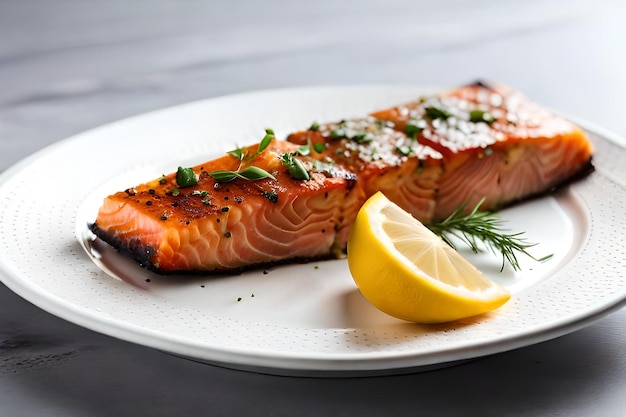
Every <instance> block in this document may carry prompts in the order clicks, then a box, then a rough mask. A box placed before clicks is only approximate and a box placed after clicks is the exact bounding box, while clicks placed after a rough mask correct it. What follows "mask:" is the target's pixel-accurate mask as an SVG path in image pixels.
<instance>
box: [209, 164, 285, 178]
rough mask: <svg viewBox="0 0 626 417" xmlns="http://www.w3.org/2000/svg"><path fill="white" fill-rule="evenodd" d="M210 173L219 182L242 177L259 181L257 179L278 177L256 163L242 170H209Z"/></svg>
mask: <svg viewBox="0 0 626 417" xmlns="http://www.w3.org/2000/svg"><path fill="white" fill-rule="evenodd" d="M209 175H210V176H211V177H213V178H214V179H215V181H217V182H230V181H232V180H234V179H237V178H240V179H243V180H249V181H257V180H261V179H264V178H271V179H273V180H275V179H276V178H275V177H274V176H273V175H272V174H270V173H269V172H267V171H265V170H264V169H262V168H259V167H256V166H254V165H251V166H249V167H246V168H244V169H242V170H237V171H228V170H218V171H213V172H209Z"/></svg>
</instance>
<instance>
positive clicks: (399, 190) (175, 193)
mask: <svg viewBox="0 0 626 417" xmlns="http://www.w3.org/2000/svg"><path fill="white" fill-rule="evenodd" d="M267 133H268V135H269V136H267V135H266V137H265V138H264V139H263V140H262V141H261V142H259V143H258V144H255V145H252V146H248V147H245V148H238V149H236V150H234V151H232V152H229V153H228V154H226V155H224V156H222V157H219V158H217V159H214V160H211V161H208V162H206V163H204V164H201V165H198V166H195V167H191V168H179V170H178V172H175V173H171V174H169V175H167V176H163V177H161V178H157V179H154V180H152V181H150V182H148V183H145V184H142V185H139V186H137V187H134V188H130V189H127V190H126V191H122V192H117V193H115V194H113V195H110V196H108V197H106V198H105V200H104V203H103V205H102V207H101V208H100V210H99V212H98V214H97V218H96V220H95V222H94V223H93V224H91V225H90V229H91V230H92V231H93V232H94V233H95V235H96V236H97V237H99V238H101V239H102V240H104V241H106V242H108V243H109V244H110V245H112V246H113V247H115V248H117V249H118V250H120V251H121V252H123V253H126V254H128V255H130V256H131V257H133V258H134V259H135V260H137V261H138V262H139V263H140V264H141V265H143V266H145V267H147V268H150V269H152V270H154V271H157V272H159V273H180V272H219V271H232V270H239V269H244V268H249V267H254V266H259V265H263V264H272V263H277V262H284V261H289V260H295V259H302V260H309V259H319V258H326V257H331V256H333V255H336V254H338V253H341V252H342V251H344V250H345V248H346V243H347V238H348V234H349V231H350V228H351V227H352V224H353V222H354V220H355V218H356V215H357V212H358V210H359V209H360V208H361V206H362V205H363V203H364V202H365V201H366V200H367V199H368V198H369V197H370V196H372V195H373V194H374V193H376V192H377V191H382V192H383V193H384V194H385V195H386V196H387V197H388V198H389V199H390V200H392V201H394V202H395V203H396V204H398V205H399V206H401V207H402V208H404V209H405V210H407V211H408V212H410V213H411V214H412V215H413V216H415V217H416V218H417V219H418V220H420V221H422V222H423V223H429V222H431V221H433V220H439V219H442V218H445V217H447V216H448V215H450V214H451V213H452V212H453V211H455V210H456V209H457V208H458V207H459V206H460V205H462V204H465V205H466V207H467V208H468V209H472V208H473V207H475V205H476V204H477V203H478V202H479V201H481V200H482V199H484V203H483V205H482V206H481V208H482V209H483V210H494V209H498V208H500V207H503V206H506V205H509V204H512V203H514V202H516V201H520V200H523V199H525V198H528V197H530V196H533V195H536V194H539V193H545V192H548V191H550V190H552V189H553V188H554V187H556V186H558V185H560V184H563V183H565V182H567V181H570V180H572V179H573V178H576V177H577V176H580V175H582V174H585V173H588V172H590V169H591V157H592V153H593V149H592V145H591V143H590V142H589V141H588V139H587V138H586V137H585V135H584V133H583V132H582V131H581V130H580V129H579V128H578V127H576V126H575V125H574V124H572V123H571V122H569V121H567V120H565V119H563V118H561V117H558V116H555V115H553V114H551V113H550V112H549V111H547V110H545V109H543V108H541V107H539V106H538V105H536V104H534V103H532V102H531V101H529V100H528V99H526V98H525V97H523V96H522V95H521V94H520V93H519V92H517V91H515V90H513V89H511V88H509V87H507V86H504V85H500V84H493V85H486V84H484V83H475V84H471V85H467V86H464V87H460V88H457V89H454V90H450V91H444V92H442V93H441V94H438V95H436V96H433V97H425V98H419V99H417V100H416V101H414V102H411V103H407V104H404V105H400V106H397V107H393V108H389V109H385V110H381V111H378V112H375V113H372V114H371V115H369V116H365V115H364V117H363V118H358V119H352V120H342V121H338V122H332V123H326V124H322V125H319V124H317V123H314V124H313V125H312V126H311V127H310V128H309V129H307V130H303V131H299V132H295V133H292V134H290V135H289V136H288V138H287V141H279V140H277V139H276V138H274V137H273V132H272V133H271V135H270V132H269V131H268V132H267Z"/></svg>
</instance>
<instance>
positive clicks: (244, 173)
mask: <svg viewBox="0 0 626 417" xmlns="http://www.w3.org/2000/svg"><path fill="white" fill-rule="evenodd" d="M274 137H275V136H274V131H273V130H272V129H269V128H268V129H265V136H263V139H261V142H259V146H258V148H257V150H256V151H255V152H253V153H251V154H250V155H248V154H247V153H246V152H245V151H244V150H243V149H241V148H240V147H237V148H236V149H233V150H232V151H229V152H227V154H228V155H231V156H233V157H235V158H237V159H238V160H239V166H238V167H237V169H236V170H235V171H229V170H217V171H213V172H209V173H208V174H209V175H210V176H211V177H213V179H215V181H217V182H230V181H233V180H235V179H237V178H240V179H244V180H249V181H257V180H261V179H264V178H271V179H273V180H275V179H276V178H275V177H274V176H273V175H272V174H270V173H269V172H267V171H265V170H264V169H262V168H259V167H257V166H254V165H249V166H247V167H246V168H242V165H243V162H244V161H246V162H250V161H252V160H253V159H254V158H256V157H257V156H258V155H259V154H260V153H261V152H263V151H264V150H265V149H266V148H267V147H268V146H269V144H270V143H271V142H272V140H273V139H274Z"/></svg>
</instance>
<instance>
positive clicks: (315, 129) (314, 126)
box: [309, 122, 320, 132]
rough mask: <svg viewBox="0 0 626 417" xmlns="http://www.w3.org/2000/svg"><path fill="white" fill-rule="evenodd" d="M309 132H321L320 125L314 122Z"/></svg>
mask: <svg viewBox="0 0 626 417" xmlns="http://www.w3.org/2000/svg"><path fill="white" fill-rule="evenodd" d="M309 130H310V131H311V132H318V131H319V130H320V125H319V123H317V122H313V123H311V126H309Z"/></svg>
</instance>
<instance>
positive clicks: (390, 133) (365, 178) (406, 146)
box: [287, 117, 442, 247]
mask: <svg viewBox="0 0 626 417" xmlns="http://www.w3.org/2000/svg"><path fill="white" fill-rule="evenodd" d="M287 140H288V141H290V142H293V143H297V144H299V145H306V144H307V143H310V144H311V147H312V150H313V152H311V156H312V157H314V158H316V159H317V160H319V161H322V162H326V163H328V162H331V163H333V164H335V165H338V166H342V167H344V168H345V169H346V170H348V171H350V172H353V173H354V174H355V175H356V177H357V181H356V183H355V185H354V186H353V187H352V189H351V190H350V192H349V193H348V195H347V196H346V200H345V207H344V209H343V211H342V212H343V216H342V218H341V219H340V221H339V225H340V228H339V230H340V233H339V235H338V238H339V247H345V242H346V241H347V237H348V233H349V231H350V227H351V226H352V223H353V222H354V220H355V218H356V215H357V212H358V210H359V209H360V208H361V206H362V205H363V204H364V203H365V201H366V200H367V199H368V198H369V197H371V196H372V195H374V194H375V193H376V192H377V191H382V192H383V193H384V194H385V195H386V196H387V197H388V198H390V199H392V200H393V201H394V202H395V203H396V204H398V205H399V206H401V207H402V208H404V209H405V210H407V211H408V212H410V213H411V214H412V215H413V216H415V217H416V218H417V219H419V220H421V221H422V222H424V223H428V222H430V221H431V220H432V219H433V218H434V215H435V194H436V192H437V187H438V184H439V180H440V177H441V174H442V164H441V159H442V155H441V154H440V153H439V152H437V151H435V150H434V149H432V148H430V147H428V146H425V145H421V144H419V143H418V142H417V141H415V140H413V139H411V138H409V137H408V136H407V135H406V134H404V133H402V132H399V131H397V130H394V129H392V128H391V127H390V126H389V124H388V123H385V122H383V121H380V120H376V119H374V118H373V117H366V118H362V119H354V120H342V121H339V122H335V123H327V124H322V125H317V124H314V125H313V126H311V128H310V129H309V130H307V131H300V132H295V133H292V134H291V135H289V137H288V138H287Z"/></svg>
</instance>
